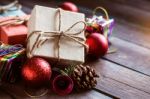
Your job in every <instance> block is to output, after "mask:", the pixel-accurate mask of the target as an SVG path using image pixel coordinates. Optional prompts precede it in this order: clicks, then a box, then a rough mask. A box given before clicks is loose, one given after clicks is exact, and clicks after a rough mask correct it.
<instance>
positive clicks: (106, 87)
mask: <svg viewBox="0 0 150 99" xmlns="http://www.w3.org/2000/svg"><path fill="white" fill-rule="evenodd" d="M88 64H89V65H91V66H92V67H93V68H95V70H96V71H97V72H98V73H99V74H100V75H101V78H99V79H98V85H97V87H96V88H97V89H99V90H102V91H104V92H107V93H110V94H112V95H114V96H118V97H119V98H121V99H122V98H123V99H133V98H134V99H146V98H148V97H149V96H150V88H149V87H148V86H150V77H149V76H146V75H143V74H141V73H138V72H136V71H132V70H130V69H128V68H124V67H121V66H119V65H117V64H113V63H111V62H108V61H106V60H97V61H94V62H89V63H88Z"/></svg>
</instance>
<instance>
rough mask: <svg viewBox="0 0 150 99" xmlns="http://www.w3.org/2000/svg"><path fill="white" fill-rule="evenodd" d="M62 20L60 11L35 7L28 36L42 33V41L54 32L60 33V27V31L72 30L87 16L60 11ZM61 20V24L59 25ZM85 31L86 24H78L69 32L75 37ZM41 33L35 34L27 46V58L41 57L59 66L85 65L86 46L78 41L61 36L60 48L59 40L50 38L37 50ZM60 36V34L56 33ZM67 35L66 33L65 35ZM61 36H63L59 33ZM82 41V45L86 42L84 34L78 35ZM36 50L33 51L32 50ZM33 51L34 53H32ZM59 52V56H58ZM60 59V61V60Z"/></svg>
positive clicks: (29, 24)
mask: <svg viewBox="0 0 150 99" xmlns="http://www.w3.org/2000/svg"><path fill="white" fill-rule="evenodd" d="M60 14H61V18H60V17H59V15H58V9H54V8H48V7H42V6H38V5H37V6H35V7H34V9H33V11H32V13H31V17H30V19H29V22H28V29H29V33H28V36H29V35H30V34H31V33H33V32H35V31H40V32H39V33H42V36H41V37H40V38H39V39H40V40H43V39H46V38H47V37H45V36H43V34H44V35H53V33H52V31H58V28H57V27H58V25H59V24H61V27H60V30H59V31H65V30H67V29H68V28H70V27H71V26H72V25H73V24H75V23H76V22H79V21H84V20H85V16H84V14H82V13H75V12H70V11H64V10H60ZM59 18H60V20H61V23H59ZM83 29H84V24H82V23H81V24H80V23H79V24H76V26H74V27H73V28H71V29H70V31H69V32H68V33H69V34H70V35H73V34H74V33H76V32H79V31H81V30H83ZM39 33H35V34H34V35H32V37H30V39H29V41H28V44H27V49H28V50H27V56H28V57H32V56H40V57H45V58H48V59H49V60H50V62H51V63H55V62H56V63H58V64H81V63H84V46H83V45H82V44H79V43H77V42H76V41H74V40H72V39H70V38H68V37H65V36H61V38H60V42H59V48H58V38H59V36H57V37H48V41H46V42H45V43H44V44H43V45H42V46H40V47H36V48H35V46H34V45H35V42H37V36H38V35H39ZM56 34H58V33H56ZM64 34H65V33H64ZM59 35H61V34H60V33H59ZM76 36H77V37H79V38H80V39H82V43H84V42H85V37H84V32H81V33H78V35H76ZM33 47H34V48H35V49H34V50H32V48H33ZM31 51H32V53H31ZM58 52H59V56H58ZM58 57H59V59H58Z"/></svg>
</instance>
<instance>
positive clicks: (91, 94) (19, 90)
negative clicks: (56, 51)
mask: <svg viewBox="0 0 150 99" xmlns="http://www.w3.org/2000/svg"><path fill="white" fill-rule="evenodd" d="M2 88H3V89H4V90H5V91H7V92H9V93H11V95H12V96H13V98H14V99H31V98H30V97H29V96H27V95H26V94H25V93H24V87H23V84H22V83H19V84H15V85H10V84H5V85H3V86H2ZM37 92H38V91H37ZM3 97H4V98H6V97H8V99H11V98H12V97H9V96H8V95H4V96H3ZM1 98H2V96H1ZM38 98H40V99H112V98H111V97H108V96H106V95H104V94H101V93H99V92H97V91H94V90H89V91H84V92H73V93H72V94H69V95H67V96H59V95H57V94H55V93H53V92H52V91H51V90H50V89H49V92H48V93H47V94H46V95H44V96H41V97H38Z"/></svg>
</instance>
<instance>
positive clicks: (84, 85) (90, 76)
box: [72, 65, 99, 89]
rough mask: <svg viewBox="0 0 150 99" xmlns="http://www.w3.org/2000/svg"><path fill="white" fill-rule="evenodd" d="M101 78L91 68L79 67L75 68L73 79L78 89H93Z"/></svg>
mask: <svg viewBox="0 0 150 99" xmlns="http://www.w3.org/2000/svg"><path fill="white" fill-rule="evenodd" d="M97 77H99V76H98V75H97V74H96V73H95V70H94V69H93V68H91V67H90V66H83V65H78V66H76V67H75V68H74V71H73V74H72V78H73V80H74V82H75V87H76V88H77V89H91V88H93V87H95V86H96V84H97V80H96V78H97Z"/></svg>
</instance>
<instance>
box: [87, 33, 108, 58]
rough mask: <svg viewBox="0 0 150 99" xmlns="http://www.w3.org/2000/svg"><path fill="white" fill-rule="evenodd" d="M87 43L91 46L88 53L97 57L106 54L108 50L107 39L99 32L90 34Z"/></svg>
mask: <svg viewBox="0 0 150 99" xmlns="http://www.w3.org/2000/svg"><path fill="white" fill-rule="evenodd" d="M86 44H87V45H88V46H89V50H88V54H89V55H92V56H94V57H95V58H99V57H101V56H104V55H105V54H106V52H107V50H108V41H107V39H106V38H105V37H104V36H103V35H102V34H99V33H92V34H91V35H89V36H88V37H87V40H86Z"/></svg>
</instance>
